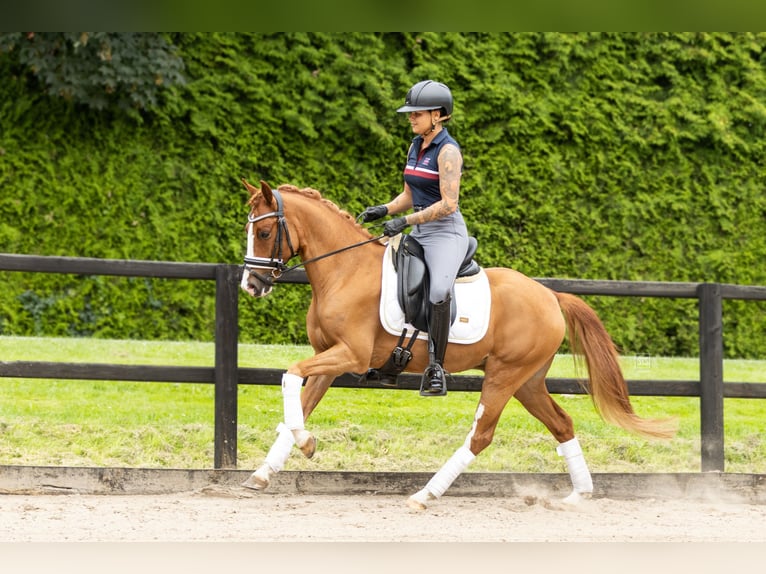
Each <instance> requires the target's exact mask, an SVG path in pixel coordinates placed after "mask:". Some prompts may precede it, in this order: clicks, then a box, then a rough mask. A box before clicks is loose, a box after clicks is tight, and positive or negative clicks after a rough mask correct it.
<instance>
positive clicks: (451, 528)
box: [0, 486, 766, 543]
mask: <svg viewBox="0 0 766 574" xmlns="http://www.w3.org/2000/svg"><path fill="white" fill-rule="evenodd" d="M0 540H2V541H5V542H74V541H76V542H190V541H215V542H295V541H309V542H471V543H474V542H728V541H731V542H760V543H764V542H766V505H756V504H735V503H725V502H714V501H710V502H704V501H703V502H700V501H688V500H667V499H656V500H655V499H643V500H639V501H626V500H612V499H609V498H595V499H592V500H586V501H583V502H582V503H580V505H578V506H576V507H571V506H567V505H564V504H562V503H560V502H559V501H558V500H556V499H549V498H546V497H537V496H531V495H528V496H524V497H519V498H480V497H460V496H449V495H446V496H444V497H443V498H442V499H440V500H438V501H435V502H434V503H432V504H431V505H430V506H429V508H428V509H426V510H425V511H415V510H411V509H409V508H408V507H407V506H406V505H405V498H404V497H401V496H393V495H361V496H360V495H354V496H334V495H311V496H308V495H293V494H290V495H287V494H268V493H259V492H254V491H250V490H247V489H243V488H239V487H222V486H210V487H205V488H202V489H200V490H197V491H193V492H182V493H175V494H165V495H78V494H66V495H5V496H0Z"/></svg>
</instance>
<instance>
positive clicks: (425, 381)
mask: <svg viewBox="0 0 766 574" xmlns="http://www.w3.org/2000/svg"><path fill="white" fill-rule="evenodd" d="M446 394H447V375H446V372H445V371H444V368H443V367H442V366H441V365H440V364H439V363H432V364H430V365H428V366H427V367H426V370H425V371H423V376H422V377H421V378H420V396H421V397H443V396H444V395H446Z"/></svg>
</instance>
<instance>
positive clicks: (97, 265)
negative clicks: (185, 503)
mask: <svg viewBox="0 0 766 574" xmlns="http://www.w3.org/2000/svg"><path fill="white" fill-rule="evenodd" d="M0 271H24V272H35V273H68V274H77V275H113V276H127V277H153V278H163V279H199V280H208V281H209V280H214V281H215V282H216V295H215V298H216V317H215V365H214V366H213V367H178V366H154V365H151V366H149V365H116V364H104V363H61V362H44V361H3V362H0V377H20V378H41V379H85V380H122V381H146V382H174V383H181V382H187V383H213V384H215V407H214V408H215V439H214V440H215V445H214V449H215V454H214V466H215V468H236V465H237V386H238V385H279V384H281V376H282V372H283V371H282V370H279V369H252V368H240V367H239V366H238V357H237V345H238V337H239V327H238V309H239V305H238V302H239V297H240V289H239V281H240V273H241V267H240V266H238V265H230V264H216V263H178V262H165V261H134V260H121V259H94V258H79V257H50V256H38V255H16V254H4V253H0ZM280 281H281V282H284V283H307V280H306V275H305V273H304V272H303V271H302V270H295V271H292V272H290V273H289V274H285V275H284V276H283V277H282V278H281V279H280ZM538 281H539V282H540V283H542V284H544V285H547V286H548V287H550V288H552V289H554V290H556V291H561V292H568V293H574V294H576V295H606V296H617V297H665V298H687V299H697V300H698V301H699V359H700V378H699V380H698V381H661V380H631V381H628V386H629V390H630V393H631V394H632V395H647V396H676V397H699V398H700V419H701V420H700V422H701V470H702V471H703V472H706V471H721V472H723V471H724V420H723V417H724V410H723V401H724V398H766V383H735V382H729V383H724V381H723V300H724V299H741V300H758V301H766V287H762V286H744V285H731V284H719V283H672V282H657V281H594V280H582V279H538ZM454 379H455V381H454V383H452V384H451V386H450V389H451V390H453V391H479V390H480V389H481V382H482V378H481V377H480V376H468V375H459V376H455V377H454ZM546 383H547V385H548V389H549V391H550V392H551V393H554V394H564V393H565V394H581V393H583V390H582V388H581V387H580V384H579V382H578V381H577V380H576V379H554V378H550V379H548V380H547V381H546ZM334 386H335V387H346V388H360V387H364V388H379V389H382V388H384V387H380V386H378V385H375V384H360V382H359V379H358V378H356V377H354V376H353V375H351V374H346V375H343V376H341V377H339V378H338V379H337V380H336V382H335V383H334ZM419 386H420V377H419V376H417V375H406V374H405V375H402V376H401V377H400V385H399V388H400V389H404V390H416V389H419Z"/></svg>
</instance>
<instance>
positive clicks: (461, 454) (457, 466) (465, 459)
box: [424, 445, 476, 498]
mask: <svg viewBox="0 0 766 574" xmlns="http://www.w3.org/2000/svg"><path fill="white" fill-rule="evenodd" d="M475 458H476V455H475V454H473V453H472V452H471V451H470V450H469V449H468V447H467V446H465V445H464V446H461V447H460V448H459V449H457V450H456V451H455V454H453V455H452V456H451V457H450V459H449V460H448V461H447V462H446V463H445V464H444V466H443V467H441V468H440V469H439V471H438V472H437V473H436V474H435V475H433V477H432V478H431V480H429V481H428V484H426V487H425V489H424V490H426V491H428V492H429V493H430V494H431V495H432V496H433V497H434V498H439V497H441V495H442V494H444V493H445V492H446V491H447V489H448V488H449V487H450V485H451V484H452V483H453V482H454V481H455V479H456V478H457V477H458V476H459V475H460V473H461V472H463V471H464V470H465V469H466V468H468V465H469V464H471V462H472V461H473V459H475Z"/></svg>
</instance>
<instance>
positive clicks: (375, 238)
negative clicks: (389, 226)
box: [281, 234, 385, 273]
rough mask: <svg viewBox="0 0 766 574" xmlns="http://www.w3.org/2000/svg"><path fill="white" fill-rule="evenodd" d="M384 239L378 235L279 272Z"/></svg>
mask: <svg viewBox="0 0 766 574" xmlns="http://www.w3.org/2000/svg"><path fill="white" fill-rule="evenodd" d="M384 237H385V234H384V235H378V236H377V237H372V238H370V239H365V240H364V241H360V242H359V243H354V244H353V245H346V246H345V247H341V248H340V249H336V250H335V251H330V252H328V253H325V254H323V255H317V256H316V257H312V258H311V259H306V261H301V262H300V263H296V264H295V265H291V266H290V267H285V268H284V269H282V270H281V273H289V272H290V271H292V270H293V269H297V268H298V267H303V266H305V265H307V264H308V263H314V261H319V260H320V259H324V258H325V257H330V256H332V255H337V254H338V253H343V252H344V251H348V250H349V249H354V248H355V247H361V246H362V245H367V244H368V243H372V242H373V241H379V240H380V239H383V238H384Z"/></svg>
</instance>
